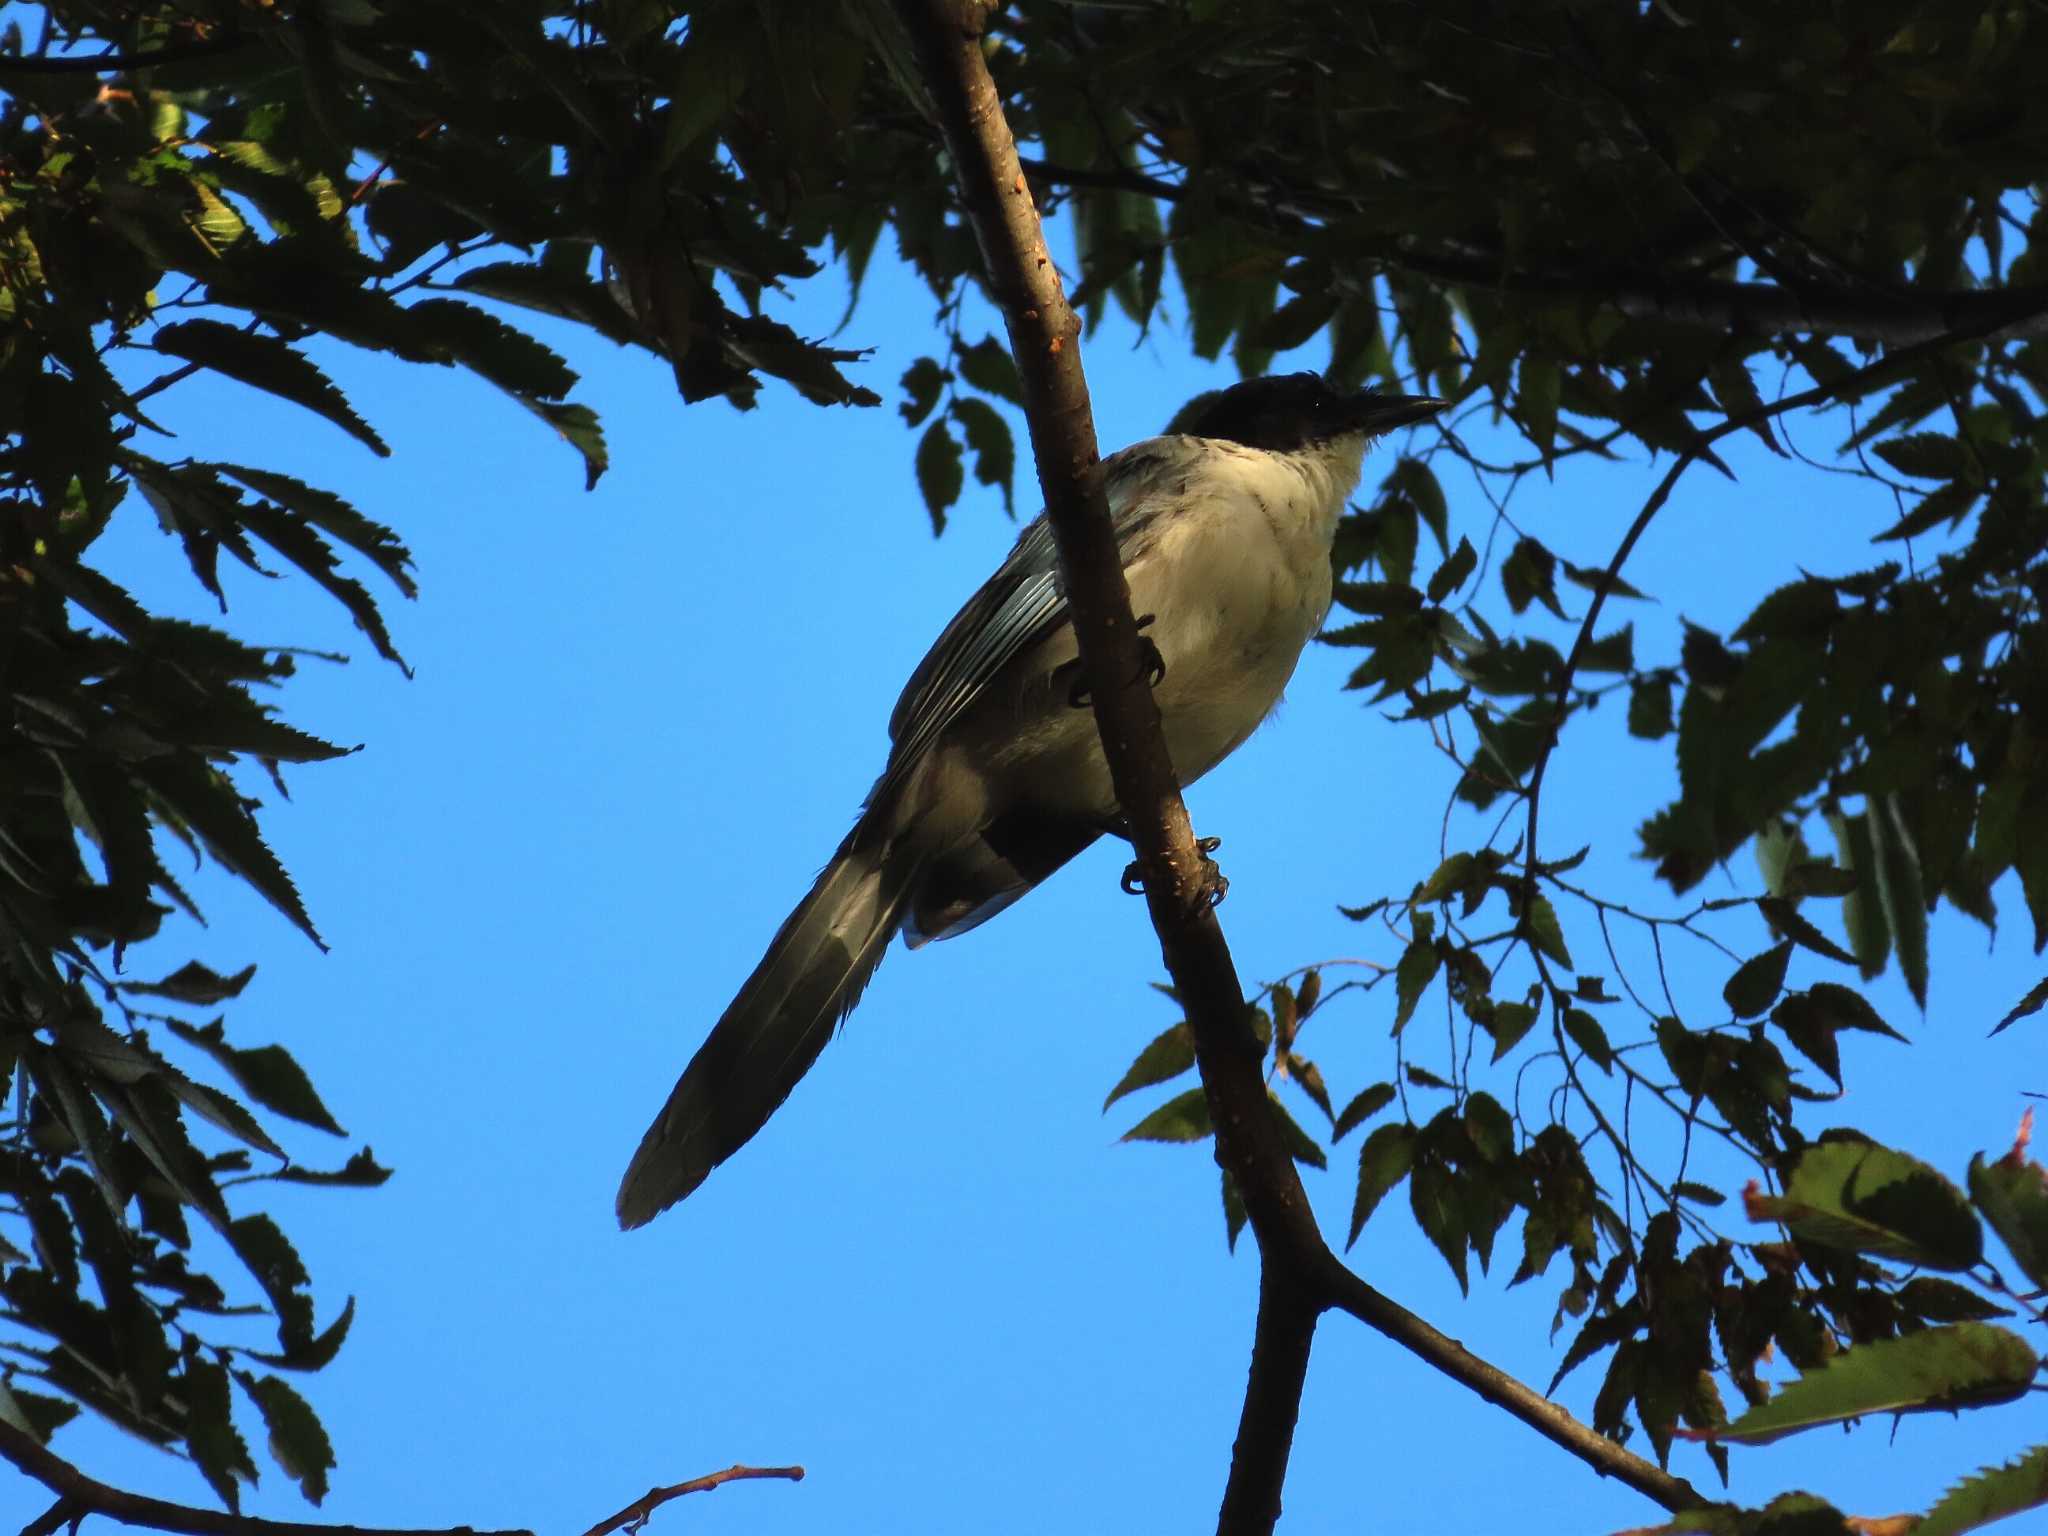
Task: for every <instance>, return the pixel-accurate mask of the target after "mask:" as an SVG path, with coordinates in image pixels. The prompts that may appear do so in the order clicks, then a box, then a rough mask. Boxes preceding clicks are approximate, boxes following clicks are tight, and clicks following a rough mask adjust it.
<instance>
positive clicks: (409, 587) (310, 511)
mask: <svg viewBox="0 0 2048 1536" xmlns="http://www.w3.org/2000/svg"><path fill="white" fill-rule="evenodd" d="M203 467H204V468H207V469H210V470H213V471H214V472H215V473H217V474H222V475H226V476H228V477H230V478H231V479H235V480H239V481H241V482H242V484H244V485H246V486H248V487H249V489H250V490H252V491H254V492H256V494H257V495H259V496H265V497H268V498H269V499H270V500H272V501H274V502H276V503H277V504H278V505H279V506H281V507H285V508H287V509H288V510H290V511H292V512H295V513H297V514H298V515H299V516H300V517H301V518H303V519H304V520H305V521H306V522H307V523H310V524H311V525H312V526H313V527H315V528H318V529H319V530H320V531H321V532H322V533H325V534H326V535H328V536H329V537H330V538H332V539H335V540H337V541H338V542H340V543H342V544H345V545H347V546H348V547H349V548H350V549H353V550H354V551H356V553H358V554H360V555H362V556H363V557H364V558H365V559H367V560H369V561H370V563H371V564H373V565H375V566H376V567H377V569H378V570H379V571H381V572H383V574H384V576H385V578H386V579H387V580H389V581H390V583H391V584H392V585H393V586H395V587H396V588H398V590H399V591H400V592H402V593H404V594H405V595H406V596H407V597H416V596H418V595H419V587H418V585H417V584H416V583H415V582H414V580H413V577H412V552H411V551H410V550H408V549H407V548H406V547H405V544H404V543H403V542H402V541H401V540H400V539H399V537H398V535H397V534H396V533H394V532H392V530H391V529H389V528H387V527H385V526H384V525H383V524H382V523H378V522H372V521H371V520H370V519H369V518H367V517H365V516H363V514H362V513H360V512H358V511H357V510H356V509H355V508H354V507H352V506H350V505H349V504H348V503H347V502H345V501H343V500H342V499H341V498H340V497H339V496H337V495H335V494H334V493H333V492H332V491H323V490H321V489H320V488H319V487H317V486H311V485H307V484H306V483H305V482H304V481H303V480H294V479H293V478H292V477H291V476H290V475H280V474H278V473H277V472H276V471H274V470H268V469H248V468H244V467H243V466H242V465H240V464H207V465H205V466H203Z"/></svg>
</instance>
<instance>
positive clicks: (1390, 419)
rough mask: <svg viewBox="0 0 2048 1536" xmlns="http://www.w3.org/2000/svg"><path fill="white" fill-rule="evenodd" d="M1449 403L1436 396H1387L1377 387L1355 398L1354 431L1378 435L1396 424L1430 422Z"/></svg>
mask: <svg viewBox="0 0 2048 1536" xmlns="http://www.w3.org/2000/svg"><path fill="white" fill-rule="evenodd" d="M1450 403H1451V402H1450V401H1448V400H1439V399H1438V398H1437V397H1436V396H1435V395H1386V394H1381V393H1380V392H1379V391H1377V390H1367V391H1366V392H1365V393H1364V394H1362V395H1357V396H1354V397H1353V408H1354V413H1355V414H1354V415H1353V417H1352V419H1353V421H1354V422H1355V423H1356V426H1355V428H1354V430H1356V431H1359V432H1370V433H1371V434H1372V435H1373V436H1375V437H1377V436H1379V435H1380V434H1381V433H1383V432H1391V431H1393V430H1394V429H1395V428H1396V427H1409V426H1413V425H1414V424H1415V423H1416V422H1418V421H1427V420H1429V418H1430V417H1432V416H1434V415H1435V414H1436V413H1437V412H1438V411H1440V410H1442V409H1443V408H1444V407H1445V406H1447V405H1449V404H1450Z"/></svg>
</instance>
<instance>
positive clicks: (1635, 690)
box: [1628, 674, 1672, 741]
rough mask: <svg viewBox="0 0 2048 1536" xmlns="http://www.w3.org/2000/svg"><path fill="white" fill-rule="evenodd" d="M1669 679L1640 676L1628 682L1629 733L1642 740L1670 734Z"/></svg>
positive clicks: (1651, 739)
mask: <svg viewBox="0 0 2048 1536" xmlns="http://www.w3.org/2000/svg"><path fill="white" fill-rule="evenodd" d="M1671 720H1672V715H1671V679H1670V678H1668V677H1665V676H1663V675H1661V674H1660V675H1658V676H1655V677H1646V678H1640V679H1638V680H1637V681H1635V682H1633V683H1631V684H1630V685H1629V692H1628V733H1629V735H1631V736H1634V737H1637V738H1638V739H1640V740H1643V741H1656V740H1658V739H1660V738H1661V737H1665V736H1669V735H1670V734H1671Z"/></svg>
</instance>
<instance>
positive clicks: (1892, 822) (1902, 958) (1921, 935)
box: [1864, 795, 1927, 1009]
mask: <svg viewBox="0 0 2048 1536" xmlns="http://www.w3.org/2000/svg"><path fill="white" fill-rule="evenodd" d="M1864 822H1865V824H1866V825H1867V826H1868V828H1869V836H1870V847H1871V853H1872V856H1873V858H1874V860H1875V866H1876V873H1877V899H1878V901H1879V902H1880V903H1881V904H1882V905H1883V907H1884V917H1885V923H1886V926H1887V927H1889V928H1890V930H1891V934H1892V942H1893V944H1894V945H1895V946H1896V947H1897V950H1898V956H1899V970H1900V971H1901V973H1903V974H1904V976H1905V978H1906V986H1907V988H1908V989H1909V990H1910V991H1911V992H1912V994H1913V1001H1914V1002H1916V1003H1918V1004H1919V1005H1920V1006H1921V1007H1922V1008H1923V1009H1924V1008H1925V1007H1926V1006H1927V902H1926V897H1925V895H1924V893H1923V891H1922V889H1921V885H1920V855H1919V853H1918V852H1917V851H1916V850H1915V849H1914V847H1913V839H1912V837H1911V836H1910V834H1908V832H1907V831H1906V818H1905V814H1904V812H1903V811H1902V810H1901V809H1900V807H1899V801H1898V797H1897V796H1896V795H1873V796H1871V797H1870V798H1869V801H1868V804H1867V806H1866V809H1865V815H1864Z"/></svg>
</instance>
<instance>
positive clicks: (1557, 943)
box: [1522, 896, 1576, 971]
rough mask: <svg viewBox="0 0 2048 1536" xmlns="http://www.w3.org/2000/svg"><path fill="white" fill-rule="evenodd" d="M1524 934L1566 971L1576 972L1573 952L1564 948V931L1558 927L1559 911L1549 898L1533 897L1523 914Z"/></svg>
mask: <svg viewBox="0 0 2048 1536" xmlns="http://www.w3.org/2000/svg"><path fill="white" fill-rule="evenodd" d="M1522 932H1523V934H1524V936H1525V937H1527V939H1528V940H1529V942H1530V943H1531V944H1533V945H1534V946H1535V947H1536V948H1537V949H1539V950H1541V951H1542V952H1543V953H1544V954H1546V955H1548V956H1549V957H1550V958H1551V959H1552V960H1555V961H1556V962H1557V963H1558V964H1559V965H1561V966H1563V967H1564V968H1565V969H1566V970H1568V971H1569V970H1574V969H1576V967H1575V966H1573V964H1572V957H1571V951H1569V950H1567V949H1566V948H1565V947H1564V929H1563V928H1561V927H1559V926H1558V921H1557V909H1556V908H1555V907H1553V906H1552V905H1551V904H1550V898H1549V897H1548V896H1536V897H1532V898H1531V899H1530V902H1529V906H1528V910H1527V911H1525V912H1524V913H1523V914H1522Z"/></svg>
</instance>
